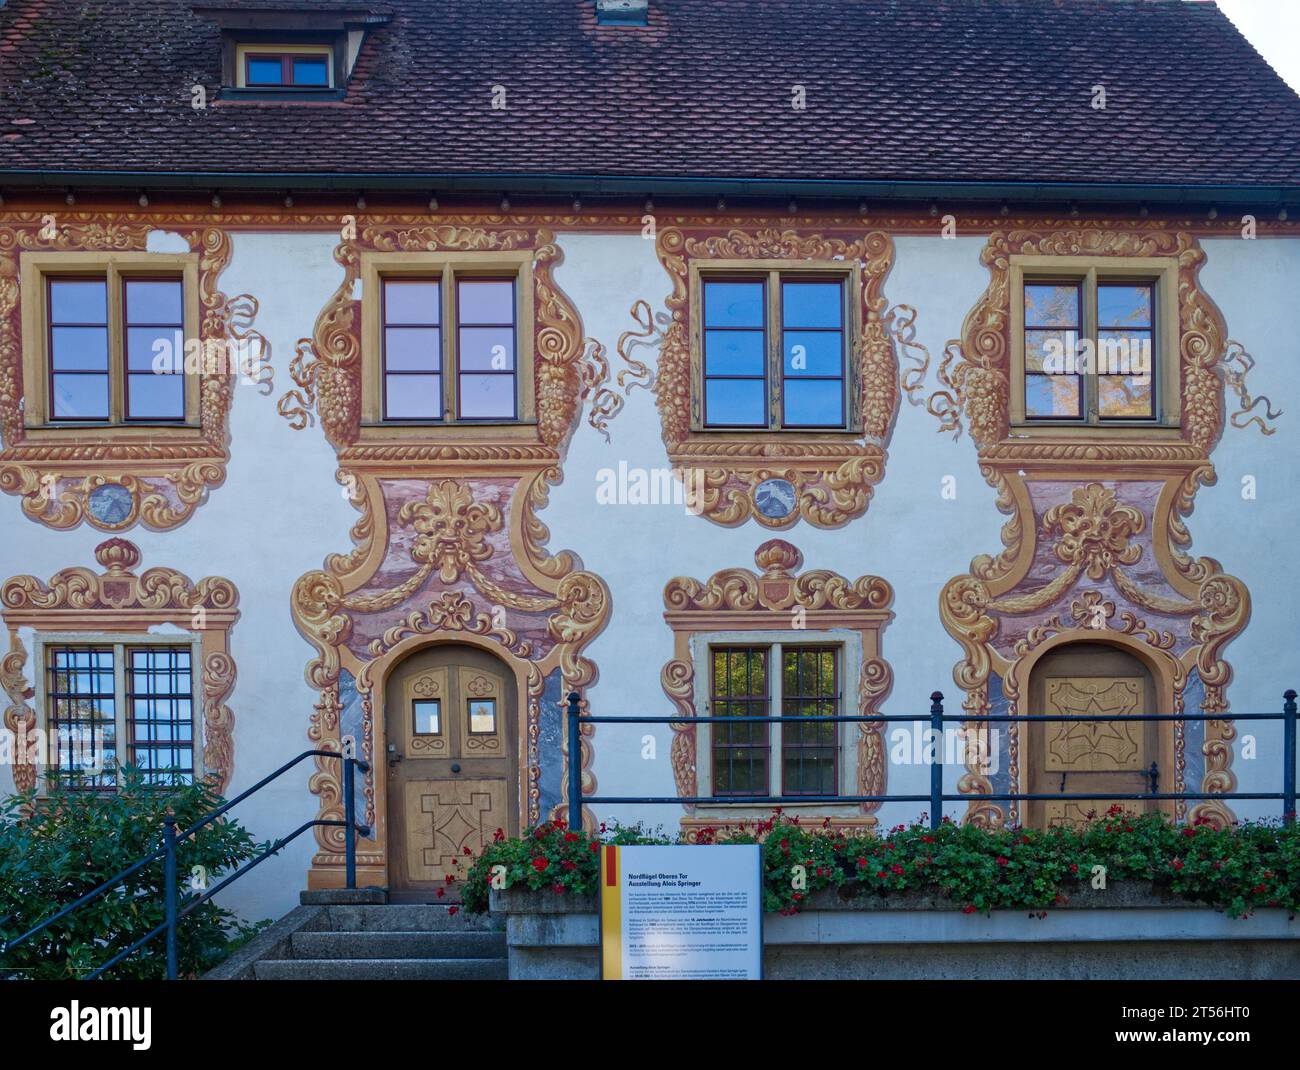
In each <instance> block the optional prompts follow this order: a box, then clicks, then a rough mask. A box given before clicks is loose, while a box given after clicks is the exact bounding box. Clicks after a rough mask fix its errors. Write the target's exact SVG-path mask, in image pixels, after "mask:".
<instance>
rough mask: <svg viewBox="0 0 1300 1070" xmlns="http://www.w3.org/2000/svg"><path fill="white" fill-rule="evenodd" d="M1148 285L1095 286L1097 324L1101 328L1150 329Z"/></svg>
mask: <svg viewBox="0 0 1300 1070" xmlns="http://www.w3.org/2000/svg"><path fill="white" fill-rule="evenodd" d="M1151 299H1152V287H1151V286H1150V285H1142V286H1134V285H1132V284H1131V283H1123V284H1119V283H1099V284H1098V286H1097V323H1098V324H1099V325H1100V326H1102V327H1150V326H1151Z"/></svg>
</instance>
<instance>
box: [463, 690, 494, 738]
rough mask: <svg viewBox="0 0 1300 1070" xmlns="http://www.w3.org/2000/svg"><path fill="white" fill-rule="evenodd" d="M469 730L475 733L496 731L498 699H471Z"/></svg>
mask: <svg viewBox="0 0 1300 1070" xmlns="http://www.w3.org/2000/svg"><path fill="white" fill-rule="evenodd" d="M469 730H470V732H471V733H473V734H474V735H492V734H493V733H494V732H496V730H497V702H496V699H493V698H472V699H470V700H469Z"/></svg>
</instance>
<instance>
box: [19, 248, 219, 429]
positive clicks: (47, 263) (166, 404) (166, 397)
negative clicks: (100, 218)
mask: <svg viewBox="0 0 1300 1070" xmlns="http://www.w3.org/2000/svg"><path fill="white" fill-rule="evenodd" d="M38 255H40V254H32V257H33V259H32V260H31V262H25V263H24V275H23V285H24V305H23V308H24V339H23V341H24V367H25V372H26V383H27V389H26V394H25V397H24V412H25V418H26V422H27V425H28V426H29V427H35V426H41V425H50V424H68V425H78V424H82V425H84V424H95V425H103V424H108V425H112V424H186V423H196V422H197V416H198V397H197V393H198V391H197V388H196V387H197V384H196V383H191V382H187V379H188V378H189V377H190V372H193V373H194V374H195V375H197V372H198V368H197V366H196V364H197V362H195V361H190V362H189V368H188V371H187V362H186V355H187V353H186V339H187V338H192V337H194V330H195V326H196V323H195V321H196V319H197V314H196V311H195V309H194V307H193V305H194V303H195V302H194V300H193V297H194V293H195V290H194V287H193V278H194V273H193V271H192V270H191V269H190V266H189V265H188V264H187V263H186V262H185V261H186V258H184V257H161V258H151V257H150V256H149V254H132V255H131V256H129V257H120V258H119V257H115V256H110V257H108V258H99V259H98V261H97V262H96V261H95V260H94V258H91V260H90V261H88V260H87V258H83V257H75V256H74V257H71V258H63V254H47V255H40V259H35V258H36V257H37V256H38ZM159 260H161V261H162V262H161V263H160V262H158V261H159ZM92 263H93V264H94V266H93V267H92V266H91V264H92Z"/></svg>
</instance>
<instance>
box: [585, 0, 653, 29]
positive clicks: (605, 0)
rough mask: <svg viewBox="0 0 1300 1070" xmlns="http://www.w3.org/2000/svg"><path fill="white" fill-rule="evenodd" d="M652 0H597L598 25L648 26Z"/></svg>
mask: <svg viewBox="0 0 1300 1070" xmlns="http://www.w3.org/2000/svg"><path fill="white" fill-rule="evenodd" d="M649 23H650V0H596V24H597V25H598V26H648V25H649Z"/></svg>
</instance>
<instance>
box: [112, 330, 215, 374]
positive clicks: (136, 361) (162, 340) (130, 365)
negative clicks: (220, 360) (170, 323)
mask: <svg viewBox="0 0 1300 1070" xmlns="http://www.w3.org/2000/svg"><path fill="white" fill-rule="evenodd" d="M214 359H215V358H214ZM155 360H156V361H157V362H158V365H157V366H158V367H159V368H165V369H166V370H168V371H176V372H183V371H184V370H185V335H184V334H183V333H182V332H181V331H179V330H177V329H176V328H174V327H128V328H127V329H126V367H127V370H128V371H133V372H148V371H153V370H154V361H155Z"/></svg>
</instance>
